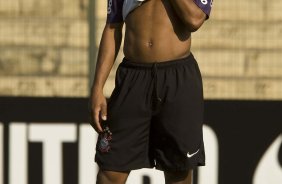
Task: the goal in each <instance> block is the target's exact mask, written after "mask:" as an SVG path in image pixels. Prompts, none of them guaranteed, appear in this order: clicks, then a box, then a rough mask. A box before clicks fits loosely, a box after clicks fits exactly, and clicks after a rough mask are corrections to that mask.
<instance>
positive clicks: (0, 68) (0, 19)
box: [0, 0, 282, 99]
mask: <svg viewBox="0 0 282 184" xmlns="http://www.w3.org/2000/svg"><path fill="white" fill-rule="evenodd" d="M88 1H89V0H57V1H54V0H49V1H47V0H25V1H24V0H9V1H4V0H0V95H28V96H34V95H35V96H87V95H88V70H89V69H88V42H89V37H88V21H87V10H88ZM95 2H96V25H97V27H96V28H97V29H96V33H97V34H96V35H97V36H96V38H97V39H96V46H97V47H98V46H99V41H100V38H101V34H102V31H103V27H104V25H105V17H106V6H107V1H106V0H99V1H95ZM281 10H282V1H281V2H280V1H274V0H269V1H265V0H249V1H246V0H236V1H233V0H215V1H214V4H213V10H212V14H211V17H210V20H208V21H207V22H206V23H205V24H204V25H203V27H202V28H201V29H200V30H199V31H198V32H196V33H193V35H192V37H193V41H192V42H193V44H192V52H193V53H194V55H195V57H196V58H197V60H198V63H199V65H200V68H201V71H202V76H203V81H204V92H205V97H206V98H208V99H222V98H224V99H282V62H281V61H280V60H281V58H282V52H281V51H282V38H281V33H282V13H281V12H280V11H281ZM121 58H122V53H120V54H119V56H118V59H117V61H116V64H115V66H114V67H113V70H112V72H111V74H110V76H109V79H108V80H107V83H106V85H105V89H104V91H105V94H106V95H107V96H108V95H109V94H110V93H111V90H112V89H113V87H114V74H115V69H116V67H117V64H118V63H119V62H120V60H121Z"/></svg>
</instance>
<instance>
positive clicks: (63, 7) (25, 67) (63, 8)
mask: <svg viewBox="0 0 282 184" xmlns="http://www.w3.org/2000/svg"><path fill="white" fill-rule="evenodd" d="M0 95H16V96H18V95H19V96H86V95H88V22H87V2H86V1H85V0H71V1H70V0H56V1H54V0H48V1H47V0H9V1H5V0H0Z"/></svg>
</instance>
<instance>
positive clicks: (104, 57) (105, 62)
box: [90, 23, 123, 132]
mask: <svg viewBox="0 0 282 184" xmlns="http://www.w3.org/2000/svg"><path fill="white" fill-rule="evenodd" d="M122 27H123V23H114V24H110V23H108V24H106V26H105V28H104V31H103V34H102V38H101V41H100V46H99V51H98V57H97V63H96V71H95V76H94V81H93V85H92V88H91V97H90V102H91V119H92V122H91V125H92V126H93V128H94V129H95V130H96V131H97V132H102V128H101V119H102V120H106V118H107V103H106V98H105V96H104V95H103V87H104V85H105V82H106V80H107V78H108V76H109V73H110V71H111V68H112V66H113V64H114V61H115V59H116V56H117V54H118V52H119V49H120V45H121V41H122Z"/></svg>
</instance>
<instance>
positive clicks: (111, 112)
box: [95, 54, 205, 172]
mask: <svg viewBox="0 0 282 184" xmlns="http://www.w3.org/2000/svg"><path fill="white" fill-rule="evenodd" d="M203 105H204V104H203V87H202V78H201V74H200V71H199V68H198V65H197V62H196V60H195V59H194V57H193V55H192V54H190V55H189V56H188V57H187V58H184V59H177V60H173V61H166V62H160V63H153V64H152V63H136V62H132V61H128V60H127V59H123V61H122V63H121V64H120V65H119V67H118V69H117V72H116V80H115V88H114V90H113V92H112V95H111V97H110V98H109V102H108V119H107V121H104V122H103V126H104V127H108V129H109V130H108V131H105V133H102V134H100V135H99V138H98V141H97V145H96V156H95V161H96V162H97V163H98V165H99V167H100V169H102V170H108V171H120V172H122V171H130V170H134V169H140V168H152V167H155V168H156V169H159V170H165V171H185V170H188V169H193V168H194V167H196V166H202V165H205V151H204V143H203V134H202V125H203Z"/></svg>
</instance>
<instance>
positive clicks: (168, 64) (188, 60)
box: [120, 53, 195, 69]
mask: <svg viewBox="0 0 282 184" xmlns="http://www.w3.org/2000/svg"><path fill="white" fill-rule="evenodd" d="M194 60H195V58H194V56H193V54H192V53H190V54H189V55H188V56H187V57H185V58H180V59H175V60H168V61H162V62H152V63H142V62H140V63H139V62H134V61H130V60H129V59H127V58H123V60H122V62H121V63H120V65H121V66H125V67H132V68H143V69H146V68H148V69H151V68H152V67H153V66H155V67H158V68H167V67H169V68H170V67H173V66H179V65H183V64H186V63H193V62H192V61H194Z"/></svg>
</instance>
